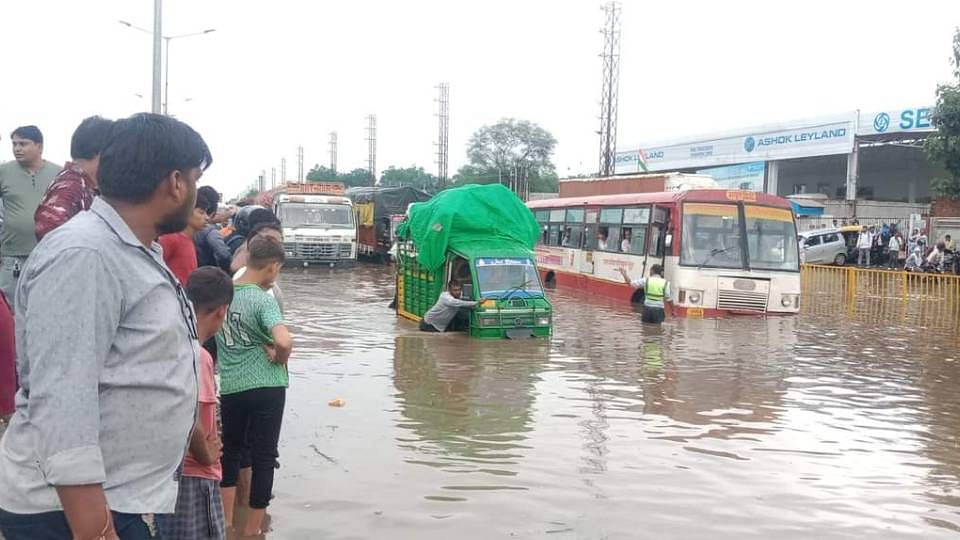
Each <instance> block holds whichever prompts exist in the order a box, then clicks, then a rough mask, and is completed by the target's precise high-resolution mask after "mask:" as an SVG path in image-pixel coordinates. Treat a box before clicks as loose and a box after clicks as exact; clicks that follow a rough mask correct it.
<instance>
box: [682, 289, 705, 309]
mask: <svg viewBox="0 0 960 540" xmlns="http://www.w3.org/2000/svg"><path fill="white" fill-rule="evenodd" d="M677 300H679V302H680V303H681V304H692V305H695V306H696V305H700V302H702V301H703V291H698V290H691V289H680V293H679V294H678V295H677Z"/></svg>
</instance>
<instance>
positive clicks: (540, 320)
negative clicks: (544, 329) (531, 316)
mask: <svg viewBox="0 0 960 540" xmlns="http://www.w3.org/2000/svg"><path fill="white" fill-rule="evenodd" d="M537 326H550V317H537Z"/></svg>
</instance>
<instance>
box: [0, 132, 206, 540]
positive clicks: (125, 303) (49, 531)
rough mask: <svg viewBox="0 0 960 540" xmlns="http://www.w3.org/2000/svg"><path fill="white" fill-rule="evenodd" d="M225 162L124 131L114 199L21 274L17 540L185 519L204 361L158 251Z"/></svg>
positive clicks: (104, 160) (10, 517)
mask: <svg viewBox="0 0 960 540" xmlns="http://www.w3.org/2000/svg"><path fill="white" fill-rule="evenodd" d="M211 161H212V158H211V157H210V150H209V149H208V148H207V145H206V143H205V142H204V141H203V139H202V138H201V137H200V135H199V134H198V133H197V132H196V131H194V130H193V129H192V128H190V126H188V125H186V124H184V123H182V122H179V121H177V120H175V119H173V118H169V117H166V116H161V115H158V114H147V113H143V114H137V115H134V116H132V117H130V118H126V119H123V120H118V121H117V122H116V124H115V125H114V128H113V130H112V131H111V135H110V137H109V138H108V140H107V143H106V144H105V145H104V147H103V150H102V152H101V155H100V169H99V171H98V175H97V176H98V178H97V180H98V184H99V186H100V192H101V196H100V197H97V198H96V199H94V201H93V204H92V205H91V207H90V210H89V211H87V212H81V213H80V214H78V215H77V216H75V217H74V218H73V219H71V220H70V221H68V222H67V223H64V224H63V225H62V226H60V227H58V228H57V229H56V230H55V231H53V232H52V233H51V234H49V235H48V236H47V237H46V238H44V240H43V242H42V243H41V244H40V246H39V247H38V248H37V249H36V250H34V252H33V254H32V255H31V256H30V259H29V261H28V263H27V265H26V267H25V268H24V269H23V275H22V276H21V279H20V283H19V285H18V287H17V298H18V299H19V300H18V301H17V303H16V304H17V305H16V306H15V308H14V309H15V311H16V317H17V328H16V331H17V336H16V341H17V357H18V368H19V374H20V385H21V387H20V390H19V392H18V393H17V399H16V412H14V415H13V417H12V418H11V420H10V424H9V427H8V428H7V432H6V434H5V435H4V439H3V444H2V445H0V532H2V534H3V535H4V536H5V537H6V539H7V540H21V539H33V538H101V537H105V538H117V537H120V538H124V539H128V538H129V539H138V540H139V539H141V538H148V537H152V536H153V535H152V534H151V529H153V528H154V527H153V525H154V523H153V515H154V514H168V513H172V512H173V511H174V509H175V506H176V500H177V488H178V484H177V479H178V476H179V475H178V469H179V467H180V464H181V462H182V461H183V457H184V449H185V448H186V447H187V441H188V439H189V437H190V433H191V430H192V428H193V425H194V418H195V413H196V410H197V374H196V366H197V365H198V362H199V351H198V349H199V346H198V344H197V338H198V334H197V327H196V322H195V321H196V317H195V314H194V310H193V307H192V306H191V305H190V301H189V300H188V299H187V297H186V295H185V294H184V293H183V291H182V289H181V288H180V287H179V286H178V285H177V280H176V278H175V277H174V276H173V274H172V273H171V272H170V271H169V270H168V269H167V267H166V265H165V264H164V263H163V259H162V258H161V254H160V251H161V250H160V247H159V246H158V245H157V244H156V243H155V242H154V241H153V240H154V238H156V237H157V236H158V235H160V234H165V233H170V232H175V231H179V230H182V229H183V228H184V226H185V225H186V223H187V218H188V216H189V214H190V212H191V211H192V209H193V206H194V202H195V201H196V191H197V181H198V180H199V179H200V176H201V175H202V174H203V170H204V169H206V168H207V166H209V165H210V163H211ZM31 232H32V231H31ZM81 308H82V310H83V311H82V313H81V314H73V315H65V312H64V309H81Z"/></svg>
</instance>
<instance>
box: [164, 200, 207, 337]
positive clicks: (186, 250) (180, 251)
mask: <svg viewBox="0 0 960 540" xmlns="http://www.w3.org/2000/svg"><path fill="white" fill-rule="evenodd" d="M201 190H203V188H202V187H201V188H199V189H198V190H197V202H196V204H194V205H193V212H191V213H190V219H188V220H187V226H186V228H185V229H183V230H182V231H179V232H175V233H170V234H163V235H160V237H159V238H157V242H158V243H159V244H160V246H161V247H163V262H165V263H167V268H169V269H170V271H171V272H173V275H175V276H177V280H178V281H179V282H180V284H181V285H186V284H187V279H189V278H190V274H191V273H193V271H194V270H196V269H197V267H198V266H199V265H198V264H197V247H196V245H195V244H194V243H193V237H194V235H196V234H197V233H199V232H200V231H202V230H203V229H204V228H205V227H206V226H207V223H208V222H209V219H210V214H208V212H209V210H210V197H209V195H206V194H205V193H204V192H203V191H201ZM210 354H214V355H215V354H216V353H215V352H211V353H210Z"/></svg>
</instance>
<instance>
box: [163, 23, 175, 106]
mask: <svg viewBox="0 0 960 540" xmlns="http://www.w3.org/2000/svg"><path fill="white" fill-rule="evenodd" d="M163 39H164V41H166V42H167V43H166V45H167V46H166V49H167V50H166V52H165V53H164V54H165V55H166V57H167V62H166V65H165V66H164V73H163V115H164V116H168V114H167V106H168V105H169V104H170V40H171V39H173V38H168V37H166V36H164V38H163Z"/></svg>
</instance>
